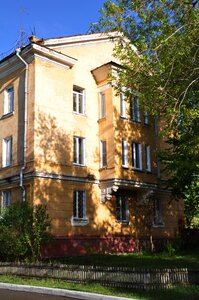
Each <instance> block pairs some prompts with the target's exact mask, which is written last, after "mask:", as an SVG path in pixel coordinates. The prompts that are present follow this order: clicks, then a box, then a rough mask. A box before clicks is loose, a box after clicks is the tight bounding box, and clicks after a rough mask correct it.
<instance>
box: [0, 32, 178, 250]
mask: <svg viewBox="0 0 199 300" xmlns="http://www.w3.org/2000/svg"><path fill="white" fill-rule="evenodd" d="M113 48H114V40H113V39H110V36H108V35H105V34H101V33H94V34H89V35H77V36H68V37H60V38H52V39H39V38H36V37H31V38H30V43H29V44H28V45H27V46H24V47H22V48H20V49H17V50H16V52H15V53H13V54H11V55H9V56H7V57H5V58H4V59H2V60H1V61H0V193H1V207H2V208H4V207H6V206H9V205H11V204H12V203H14V202H15V201H28V202H30V203H31V204H32V205H36V204H38V203H43V204H46V205H47V209H48V213H49V215H50V218H51V221H52V233H53V235H54V241H53V242H52V243H51V245H49V246H48V247H47V248H45V249H44V250H43V251H44V255H47V256H59V255H62V256H63V255H66V254H83V253H90V252H118V253H121V252H133V251H137V250H139V249H140V248H142V247H144V245H145V244H146V243H147V241H149V239H151V237H152V238H153V241H154V243H155V244H156V243H158V242H159V241H162V240H164V241H165V240H168V239H173V238H175V237H176V234H177V233H178V230H179V223H180V222H181V221H182V220H183V207H182V203H180V202H175V201H170V200H171V196H170V192H169V191H168V190H165V189H163V187H162V177H161V171H160V167H159V163H158V159H157V157H156V151H157V149H158V145H159V139H158V124H157V122H156V121H154V119H153V118H152V117H151V116H150V115H148V114H147V113H146V112H143V111H142V110H141V108H140V103H139V98H138V97H137V96H135V97H132V98H131V99H129V100H127V99H125V97H124V94H122V93H121V94H118V93H116V91H115V90H114V89H113V87H112V85H111V80H110V75H111V73H112V72H116V71H117V68H118V67H119V62H118V61H116V59H115V58H114V57H113Z"/></svg>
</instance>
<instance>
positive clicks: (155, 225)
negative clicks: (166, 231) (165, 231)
mask: <svg viewBox="0 0 199 300" xmlns="http://www.w3.org/2000/svg"><path fill="white" fill-rule="evenodd" d="M152 227H153V228H160V227H162V228H163V227H165V224H164V222H162V223H158V224H153V225H152Z"/></svg>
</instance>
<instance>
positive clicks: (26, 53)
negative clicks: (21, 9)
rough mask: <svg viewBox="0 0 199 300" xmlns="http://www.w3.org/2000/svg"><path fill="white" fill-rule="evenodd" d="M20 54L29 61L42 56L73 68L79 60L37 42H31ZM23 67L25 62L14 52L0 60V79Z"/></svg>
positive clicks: (52, 61)
mask: <svg viewBox="0 0 199 300" xmlns="http://www.w3.org/2000/svg"><path fill="white" fill-rule="evenodd" d="M20 55H21V56H22V57H23V58H24V59H25V60H26V61H27V62H28V63H30V62H31V61H32V60H33V59H35V57H40V58H42V59H45V60H48V61H49V62H51V63H56V64H59V65H61V66H64V67H66V68H67V69H69V68H72V67H73V66H74V64H75V63H76V61H77V60H76V59H75V58H73V57H70V56H68V55H65V54H62V53H60V52H57V51H55V50H52V49H49V48H47V47H45V46H41V45H38V44H35V43H32V44H29V45H28V46H26V47H25V48H23V49H21V53H20ZM22 67H23V63H22V62H21V61H20V60H19V58H18V57H17V55H16V54H15V53H13V54H12V55H10V56H8V57H7V58H4V59H3V60H2V61H0V79H2V78H4V77H6V76H8V75H10V74H11V73H13V72H15V71H16V70H18V69H19V68H22Z"/></svg>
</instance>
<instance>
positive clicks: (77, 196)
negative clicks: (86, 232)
mask: <svg viewBox="0 0 199 300" xmlns="http://www.w3.org/2000/svg"><path fill="white" fill-rule="evenodd" d="M72 224H73V225H86V224H88V218H87V217H86V192H85V191H81V190H76V191H74V193H73V217H72Z"/></svg>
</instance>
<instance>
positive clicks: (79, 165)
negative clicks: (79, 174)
mask: <svg viewBox="0 0 199 300" xmlns="http://www.w3.org/2000/svg"><path fill="white" fill-rule="evenodd" d="M73 166H75V167H81V168H82V167H86V165H81V164H77V163H73Z"/></svg>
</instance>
